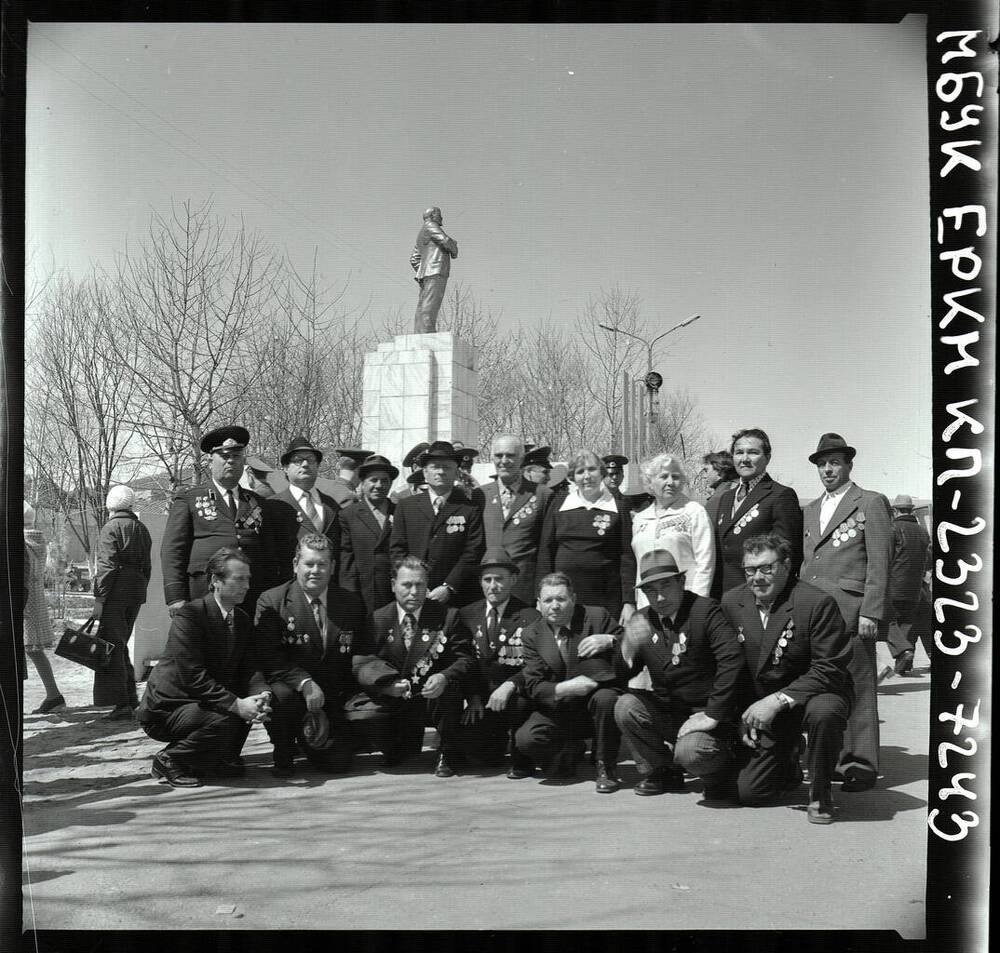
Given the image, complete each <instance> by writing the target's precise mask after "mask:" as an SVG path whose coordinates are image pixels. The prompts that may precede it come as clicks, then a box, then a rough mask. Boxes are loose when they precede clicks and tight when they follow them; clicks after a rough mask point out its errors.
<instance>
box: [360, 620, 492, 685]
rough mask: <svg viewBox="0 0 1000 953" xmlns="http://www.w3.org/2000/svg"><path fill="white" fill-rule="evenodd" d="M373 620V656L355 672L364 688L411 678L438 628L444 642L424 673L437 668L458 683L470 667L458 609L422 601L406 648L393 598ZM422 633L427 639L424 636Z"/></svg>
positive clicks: (469, 649) (469, 650)
mask: <svg viewBox="0 0 1000 953" xmlns="http://www.w3.org/2000/svg"><path fill="white" fill-rule="evenodd" d="M372 624H373V627H374V636H375V651H374V655H375V657H374V658H373V659H371V660H369V661H367V662H363V663H362V664H361V665H360V667H359V668H358V672H357V677H358V682H359V683H360V684H361V685H362V687H364V688H375V689H377V688H379V686H381V685H384V684H387V683H389V682H393V681H395V680H396V679H397V678H400V677H402V678H410V677H411V676H412V675H413V674H414V669H415V668H416V666H417V664H418V663H419V662H420V661H421V660H422V659H423V658H424V656H425V655H427V653H428V651H429V650H430V649H431V648H432V646H433V645H434V639H435V634H436V633H438V632H440V633H442V634H443V635H444V638H445V642H444V643H443V645H442V650H441V652H440V653H439V654H438V657H437V659H436V660H435V661H434V663H433V665H431V667H430V668H429V669H428V671H427V676H428V677H429V676H430V675H434V674H436V673H438V672H440V673H442V674H443V675H444V677H445V678H447V679H448V681H449V682H452V683H459V684H461V682H462V681H463V679H464V678H465V677H466V676H467V675H468V673H469V670H470V669H471V668H472V664H473V650H472V644H471V642H470V641H469V633H468V632H467V631H466V629H465V626H464V625H462V620H461V619H460V618H459V615H458V609H452V608H448V607H446V606H443V605H442V604H441V603H440V602H431V601H427V602H425V603H424V604H423V607H422V608H421V610H420V614H419V615H418V616H417V635H416V636H415V637H414V639H413V641H412V642H411V643H410V649H409V651H407V650H406V648H405V646H404V642H403V633H402V630H401V629H400V627H399V615H398V609H397V607H396V601H395V600H393V601H392V602H391V603H390V604H389V605H387V606H383V607H382V608H381V609H379V610H378V611H377V612H376V613H375V614H374V616H373V617H372ZM425 634H426V635H427V636H428V639H427V641H424V639H423V635H425Z"/></svg>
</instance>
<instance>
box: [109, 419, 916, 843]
mask: <svg viewBox="0 0 1000 953" xmlns="http://www.w3.org/2000/svg"><path fill="white" fill-rule="evenodd" d="M248 443H249V433H248V432H247V431H246V430H245V429H244V428H242V427H236V426H232V427H223V428H220V429H218V430H215V431H212V432H211V433H209V434H207V435H206V436H205V438H204V440H203V442H202V447H201V449H202V451H203V452H204V453H206V454H207V455H208V457H209V460H210V479H209V480H208V481H207V482H205V483H203V484H202V485H200V486H195V487H192V488H190V489H187V490H183V491H181V492H179V493H178V494H177V495H176V497H175V498H174V500H173V502H172V504H171V506H170V510H169V514H168V518H167V523H166V528H165V533H164V537H163V542H162V546H161V551H160V558H161V565H162V570H163V580H164V595H165V599H166V602H167V605H168V607H169V609H170V614H171V625H170V631H169V635H168V639H167V645H166V648H165V650H164V651H163V653H161V656H160V659H159V661H158V663H157V664H156V666H155V668H154V669H153V671H152V673H151V674H150V677H149V680H148V683H147V686H146V690H145V693H144V696H143V698H142V700H141V701H140V702H139V703H138V705H137V706H136V705H135V699H134V694H133V696H132V697H130V698H124V699H123V700H122V701H120V702H118V701H116V702H115V703H116V706H117V705H118V704H120V705H123V706H124V708H123V711H127V712H128V713H129V714H131V711H132V709H133V708H136V707H137V710H136V717H137V719H138V721H139V723H140V724H141V725H142V727H143V728H144V729H145V731H146V732H147V734H149V735H150V736H151V737H153V738H155V739H157V740H160V741H162V742H164V744H165V745H166V747H165V748H164V749H163V750H162V751H161V752H159V753H158V754H157V755H156V756H155V757H154V759H153V765H152V771H153V774H154V776H156V777H158V778H161V779H163V780H164V781H166V782H167V783H169V784H171V785H173V786H178V787H183V786H195V785H198V784H200V783H201V778H202V777H203V776H206V775H208V776H210V775H213V774H217V775H221V776H236V775H239V774H242V773H243V771H244V767H243V765H242V762H241V760H240V751H241V748H242V746H243V743H244V741H245V739H246V737H247V733H248V731H249V728H250V726H251V725H252V724H253V723H254V722H263V723H264V724H265V726H266V728H267V731H268V733H269V735H270V738H271V741H272V743H273V746H274V760H273V767H272V772H273V774H274V775H275V776H277V777H280V778H287V777H291V776H292V775H293V774H294V772H295V771H296V770H298V768H299V767H300V766H301V765H299V764H297V761H296V758H297V757H298V756H299V755H300V754H301V755H304V756H305V758H306V759H307V760H308V761H309V762H310V763H311V764H312V765H313V766H314V767H315V768H317V769H319V770H321V771H328V772H343V771H346V770H348V769H349V766H350V763H351V759H352V756H353V754H354V752H355V751H356V750H359V748H362V747H364V746H365V745H367V746H368V750H371V748H375V749H376V750H379V751H381V752H382V754H383V756H384V758H385V762H386V764H388V765H394V764H399V763H401V762H403V761H405V760H408V759H411V758H413V757H415V756H417V755H418V754H419V753H420V751H421V746H422V740H423V735H424V729H425V727H426V726H428V725H433V726H435V727H436V728H437V736H438V739H439V747H438V750H437V752H436V756H435V763H434V773H435V775H436V776H438V777H450V776H452V775H454V774H455V773H457V772H459V771H461V770H463V769H464V768H465V767H466V766H467V765H468V764H469V763H470V762H480V763H483V764H485V765H488V766H489V765H492V766H499V765H503V764H506V765H507V766H508V771H507V777H508V778H510V779H512V780H519V779H525V778H529V777H531V776H533V775H535V774H536V773H538V772H541V776H542V780H543V782H544V783H555V784H559V783H565V782H566V781H568V780H570V779H572V778H573V777H575V775H576V772H577V768H578V764H579V762H580V760H581V759H582V757H583V755H584V753H585V751H586V747H585V740H586V739H588V738H589V739H592V742H591V759H592V761H593V762H594V766H595V786H596V790H597V791H598V792H599V793H612V792H614V791H616V790H618V789H619V787H620V781H619V778H618V775H617V771H616V765H617V763H618V761H619V755H620V748H621V741H622V739H623V738H624V740H625V741H626V744H627V746H628V749H629V750H630V751H631V754H632V757H633V758H634V761H635V764H636V767H637V769H638V773H639V775H640V779H639V781H638V783H637V784H636V785H635V786H634V789H633V790H634V792H635V793H636V794H638V795H645V796H648V795H657V794H661V793H663V792H666V791H680V790H683V789H684V786H685V783H686V780H685V774H686V775H688V776H690V777H693V778H696V779H700V780H701V782H702V784H703V792H704V797H705V798H707V799H729V800H734V801H737V802H739V803H742V804H746V805H758V804H764V803H768V802H769V801H772V800H773V799H774V798H776V797H778V796H780V795H781V794H782V793H783V792H785V791H787V790H790V789H792V788H795V787H797V786H798V785H799V784H801V783H802V781H803V778H804V774H803V771H802V767H801V765H802V761H803V759H804V760H805V764H806V770H807V771H808V782H809V806H808V812H807V816H808V819H809V820H810V821H811V822H813V823H830V822H831V821H832V820H833V819H834V806H833V797H832V791H833V784H834V782H839V783H840V786H841V789H842V790H844V791H860V790H866V789H868V788H871V787H872V786H874V785H875V783H876V779H877V777H878V770H879V763H878V755H879V735H878V712H877V702H876V692H875V689H876V674H875V640H876V639H877V638H886V637H888V635H889V629H890V625H891V624H892V623H894V622H896V623H898V624H897V625H896V627H895V632H896V639H895V642H896V647H897V648H898V655H899V657H900V658H901V659H902V660H903V664H905V663H906V662H907V655H906V653H907V652H908V653H909V656H908V661H909V664H912V642H911V641H910V639H915V638H916V637H917V631H916V630H917V629H918V628H919V626H918V625H917V624H916V623H917V621H918V616H919V615H920V612H919V610H918V609H917V608H916V606H917V603H918V601H919V597H918V596H914V595H913V592H910V591H907V592H904V591H903V589H902V588H901V587H899V583H898V582H896V581H895V576H896V575H898V574H899V573H902V572H903V569H902V568H900V567H901V562H902V561H901V559H900V554H899V552H900V548H901V546H903V543H902V542H901V540H903V537H904V536H905V535H907V534H905V533H903V532H902V531H900V530H898V528H896V530H895V531H894V525H893V514H892V511H891V508H890V506H889V503H888V501H887V499H886V498H885V497H884V496H882V495H881V494H879V493H875V492H871V491H868V490H864V489H862V488H861V487H859V486H857V484H855V483H854V482H853V480H852V479H851V472H852V467H853V462H854V458H855V456H856V450H855V448H854V447H852V446H850V445H849V444H848V443H847V441H846V440H844V438H843V437H841V436H840V435H839V434H833V433H827V434H823V435H822V437H821V438H820V440H819V443H818V446H817V448H816V450H815V452H814V453H812V454H811V455H810V457H809V459H810V461H811V462H812V463H814V464H815V465H816V467H817V473H818V476H819V480H820V482H821V483H822V486H823V493H822V495H821V496H820V497H818V498H817V499H816V500H814V501H813V502H811V503H809V504H808V505H807V506H806V507H805V508H804V510H803V508H802V507H801V506H800V503H799V500H798V498H797V496H796V494H795V492H794V490H792V489H791V488H789V487H786V486H782V485H781V484H779V483H777V482H776V481H774V480H773V479H772V478H771V477H770V476H769V475H768V472H767V468H768V464H769V462H770V459H771V444H770V440H769V438H768V436H767V434H766V433H765V432H764V431H763V430H760V429H758V428H751V429H746V430H740V431H738V432H737V433H736V434H735V435H734V436H733V439H732V443H731V446H730V448H729V450H728V451H727V452H722V453H720V454H713V455H710V457H708V458H706V465H707V466H710V467H711V468H712V469H713V470H714V472H715V474H716V477H717V478H716V480H715V485H714V487H713V489H714V493H713V495H712V496H711V498H710V499H709V500H708V501H707V503H706V504H705V505H703V504H702V503H700V502H698V501H696V500H693V499H691V498H690V497H689V496H688V495H687V490H688V478H687V475H686V474H685V471H684V467H683V465H682V462H681V461H680V460H679V459H678V458H677V457H675V456H673V455H671V454H669V453H661V454H657V455H655V456H653V457H652V458H651V459H649V460H646V461H643V462H642V464H641V472H642V475H643V478H644V483H645V485H646V490H647V492H646V493H645V494H641V495H633V496H626V495H623V494H622V492H621V489H620V487H621V484H622V476H623V475H624V469H623V467H624V465H625V464H626V463H627V462H628V461H627V460H626V459H625V458H624V457H622V456H620V455H616V454H608V455H606V456H599V455H598V454H596V453H593V452H589V451H585V452H580V453H577V454H575V455H574V456H573V457H572V458H571V459H570V460H569V461H568V465H567V471H568V472H567V478H566V480H565V481H563V483H562V484H558V485H555V486H550V485H548V482H549V481H548V478H549V473H550V471H551V465H550V463H549V460H548V448H544V447H541V448H534V449H532V450H531V452H530V453H528V452H526V448H525V444H524V442H523V441H522V440H521V439H520V438H519V437H517V436H514V435H509V434H508V435H501V436H499V437H497V438H496V439H495V440H494V441H493V443H492V446H491V459H492V463H493V464H494V466H495V470H496V473H495V476H494V477H493V478H492V479H490V480H489V481H488V482H487V483H485V484H484V485H483V486H477V485H476V484H475V482H474V481H473V480H472V479H471V477H470V476H469V472H468V471H469V464H470V462H471V459H472V458H473V457H474V456H475V451H472V450H467V449H465V448H462V447H457V448H456V447H455V446H454V445H453V444H451V443H449V442H448V441H443V440H437V441H433V442H431V443H429V444H427V443H425V444H421V445H420V446H419V447H416V448H414V449H413V451H411V453H410V454H408V455H407V457H406V458H405V460H404V461H403V465H404V466H409V467H410V468H411V470H412V473H411V476H410V479H409V480H408V481H407V486H408V488H407V490H406V491H404V492H402V493H396V494H391V493H390V490H391V487H392V486H393V484H394V483H395V482H396V481H397V478H398V477H399V473H400V471H399V469H398V468H397V467H396V466H394V465H393V464H392V462H391V461H389V460H388V459H386V458H385V457H383V456H379V455H377V454H370V453H368V452H366V451H340V455H341V459H340V460H339V462H338V469H339V470H340V471H341V473H340V482H341V483H342V484H343V494H342V495H341V498H340V499H339V500H338V499H334V498H333V497H332V496H330V495H327V494H326V493H323V492H321V491H319V490H318V489H317V486H316V481H317V477H318V474H319V468H320V465H321V463H322V460H323V452H322V450H321V449H320V448H318V447H316V446H314V445H313V444H312V443H311V442H310V441H309V440H308V439H306V438H305V437H297V438H295V439H293V440H292V441H291V442H290V443H289V445H288V447H287V449H286V451H285V452H284V454H282V456H281V460H280V462H281V466H282V469H283V470H284V475H285V477H286V479H287V481H288V487H287V489H285V490H283V491H281V492H277V493H275V492H272V493H270V495H267V496H263V495H260V494H258V493H257V492H254V491H253V490H250V489H248V488H247V487H246V486H245V485H243V484H242V483H241V478H243V477H244V473H245V468H246V464H247V459H246V448H247V445H248ZM255 462H257V463H259V461H255ZM528 467H533V468H534V470H533V471H530V472H531V474H532V475H533V476H535V477H536V479H534V480H533V479H529V478H528V476H527V475H526V474H527V473H528V472H529V471H528ZM243 482H244V483H245V482H246V481H245V480H244V481H243ZM262 488H263V487H262ZM907 502H909V510H910V511H912V508H913V507H912V501H907V500H904V499H902V498H899V499H897V500H896V501H895V503H896V505H897V507H898V508H899V510H900V511H905V509H906V504H907ZM132 515H133V516H134V514H132ZM116 519H117V520H119V521H122V520H128V513H127V512H122V511H119V512H118V513H117V514H116ZM899 520H901V521H903V522H906V523H907V524H909V523H910V522H913V523H916V520H915V518H913V517H912V515H911V514H907V513H906V512H900V513H899ZM140 525H141V524H140ZM916 525H918V526H919V524H918V523H917V524H916ZM130 526H131V524H130V523H124V524H123V525H122V527H120V529H119V533H118V535H119V536H120V537H122V536H127V533H125V530H127V529H128V528H129V527H130ZM910 528H911V527H910V526H909V525H907V527H906V529H907V531H909V530H910ZM921 532H922V528H921ZM909 536H910V537H912V539H911V540H910V542H909V543H907V544H906V545H907V546H909V547H910V549H911V550H913V548H914V547H917V548H919V547H921V546H923V548H924V551H923V552H921V553H915V552H910V556H909V563H908V568H907V569H906V571H907V572H909V574H910V576H913V575H914V574H916V575H917V576H919V575H920V574H921V573H922V572H923V568H924V566H925V564H926V558H927V545H926V539H925V538H924V539H923V540H921V539H920V538H919V537H918V536H917V535H915V534H913V533H909ZM925 536H926V534H925ZM121 548H124V547H121ZM146 578H147V579H148V570H147V573H146ZM891 578H892V579H893V581H894V583H895V585H896V588H891V586H890V579H891ZM919 589H920V586H919V583H918V585H917V591H919ZM143 593H144V587H143ZM109 601H110V600H109ZM109 601H106V602H105V606H104V613H103V617H104V619H105V620H107V619H109V617H110V614H109ZM119 617H120V618H119ZM114 618H115V620H116V624H118V622H120V623H121V626H122V627H124V626H126V625H128V619H129V618H132V619H134V615H133V616H131V617H129V616H128V613H127V612H124V611H121V610H118V609H116V610H115V615H114ZM903 626H906V628H905V629H904V628H903ZM125 643H127V635H125V636H124V638H123V643H122V645H123V653H124V656H125V659H126V660H127V648H126V647H125ZM895 651H896V649H895V648H894V652H895ZM123 667H124V666H123ZM124 670H125V671H126V672H127V671H128V670H127V669H124ZM116 671H117V670H116ZM128 675H129V677H131V673H130V672H128ZM132 691H133V693H134V687H133V689H132ZM803 736H805V741H806V744H805V745H804V744H803Z"/></svg>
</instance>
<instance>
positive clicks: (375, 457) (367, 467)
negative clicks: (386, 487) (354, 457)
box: [358, 453, 399, 480]
mask: <svg viewBox="0 0 1000 953" xmlns="http://www.w3.org/2000/svg"><path fill="white" fill-rule="evenodd" d="M375 470H385V471H386V473H388V474H389V479H390V480H395V479H396V477H398V476H399V470H397V469H396V467H394V466H393V465H392V464H391V463H390V462H389V458H388V457H383V456H382V455H381V454H378V453H373V454H372V455H371V456H370V457H368V458H366V459H365V462H364V463H362V464H361V466H360V467H358V477H359V478H360V479H362V480H363V479H364V478H365V477H366V476H368V474H369V473H372V472H373V471H375Z"/></svg>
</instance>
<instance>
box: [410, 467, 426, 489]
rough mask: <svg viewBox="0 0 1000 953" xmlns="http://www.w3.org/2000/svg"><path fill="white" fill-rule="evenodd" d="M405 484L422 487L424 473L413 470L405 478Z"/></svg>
mask: <svg viewBox="0 0 1000 953" xmlns="http://www.w3.org/2000/svg"><path fill="white" fill-rule="evenodd" d="M406 482H407V483H409V484H410V486H423V485H424V471H423V470H421V469H419V468H418V469H416V470H414V471H413V472H412V473H411V474H410V475H409V476H408V477H407V478H406Z"/></svg>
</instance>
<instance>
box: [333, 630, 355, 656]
mask: <svg viewBox="0 0 1000 953" xmlns="http://www.w3.org/2000/svg"><path fill="white" fill-rule="evenodd" d="M353 641H354V630H353V629H341V630H340V637H339V638H338V639H337V644H338V647H339V651H340V652H341V654H343V655H346V654H348V653H349V652H350V651H351V644H352V643H353Z"/></svg>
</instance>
